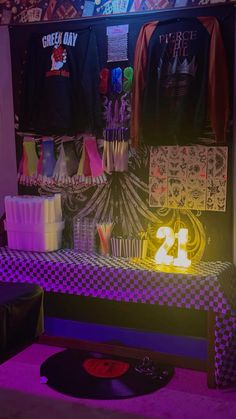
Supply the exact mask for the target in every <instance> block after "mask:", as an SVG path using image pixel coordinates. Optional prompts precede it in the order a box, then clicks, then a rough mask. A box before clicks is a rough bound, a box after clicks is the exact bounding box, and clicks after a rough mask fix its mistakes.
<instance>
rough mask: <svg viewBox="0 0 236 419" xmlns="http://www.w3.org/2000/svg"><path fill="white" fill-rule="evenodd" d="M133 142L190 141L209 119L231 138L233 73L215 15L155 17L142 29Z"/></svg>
mask: <svg viewBox="0 0 236 419" xmlns="http://www.w3.org/2000/svg"><path fill="white" fill-rule="evenodd" d="M134 69H135V70H134V83H133V95H132V121H131V132H132V144H133V145H134V146H137V144H138V143H139V141H143V142H144V143H146V144H151V145H160V144H187V143H192V142H194V141H196V139H197V137H198V136H199V135H200V134H201V132H202V130H203V127H204V123H205V121H206V117H207V116H208V117H209V120H210V123H211V127H212V130H213V132H214V134H215V140H216V143H218V144H222V143H224V142H225V141H226V129H227V120H228V77H227V65H226V56H225V51H224V46H223V41H222V37H221V33H220V27H219V23H218V21H217V19H216V18H214V17H208V16H207V17H196V18H178V19H177V18H176V19H170V20H163V21H156V22H151V23H148V24H146V25H144V26H143V27H142V28H141V31H140V34H139V37H138V40H137V44H136V51H135V62H134Z"/></svg>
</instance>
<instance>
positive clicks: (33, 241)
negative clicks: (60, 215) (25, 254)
mask: <svg viewBox="0 0 236 419" xmlns="http://www.w3.org/2000/svg"><path fill="white" fill-rule="evenodd" d="M64 224H65V223H64V221H61V222H57V223H41V224H24V223H9V222H7V221H5V223H4V225H5V230H6V231H7V240H8V247H9V249H15V250H29V251H35V252H52V251H54V250H58V249H60V247H61V243H62V230H63V228H64Z"/></svg>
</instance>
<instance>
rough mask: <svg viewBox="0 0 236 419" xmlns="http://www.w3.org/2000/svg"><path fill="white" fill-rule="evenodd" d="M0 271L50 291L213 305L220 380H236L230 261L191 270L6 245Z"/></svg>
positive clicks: (234, 285)
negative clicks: (27, 250) (35, 250)
mask: <svg viewBox="0 0 236 419" xmlns="http://www.w3.org/2000/svg"><path fill="white" fill-rule="evenodd" d="M0 274H1V280H5V281H12V282H31V283H37V284H39V285H40V286H42V287H43V288H44V290H45V291H48V292H60V293H65V294H75V295H82V296H87V297H97V298H101V299H108V300H114V301H125V302H138V303H146V304H158V305H165V306H170V307H180V308H193V309H197V310H204V311H208V310H210V309H211V310H213V311H214V312H215V313H216V314H217V316H216V329H215V336H216V345H215V354H216V355H215V361H216V365H215V371H216V381H217V384H218V385H226V384H227V383H228V382H232V381H236V338H234V329H235V321H234V317H233V314H234V310H235V309H236V298H235V297H236V269H235V267H234V266H233V265H232V264H231V263H229V262H200V263H198V264H193V265H192V266H191V267H190V268H188V269H184V268H182V269H181V268H173V267H171V268H169V267H166V268H165V269H163V267H162V268H161V267H157V265H156V264H155V263H154V262H153V261H152V260H151V259H147V260H143V261H141V260H133V261H127V260H123V259H116V258H110V257H102V256H100V255H97V254H86V253H80V254H76V253H74V252H73V251H72V250H65V249H64V250H60V251H57V252H52V253H37V252H24V251H14V250H9V249H8V248H0ZM235 337H236V335H235ZM226 353H227V354H226ZM234 353H235V355H234Z"/></svg>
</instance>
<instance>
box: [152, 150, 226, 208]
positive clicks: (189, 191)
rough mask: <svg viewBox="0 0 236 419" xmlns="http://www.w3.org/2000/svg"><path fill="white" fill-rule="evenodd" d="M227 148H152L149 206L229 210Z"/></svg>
mask: <svg viewBox="0 0 236 419" xmlns="http://www.w3.org/2000/svg"><path fill="white" fill-rule="evenodd" d="M227 161H228V148H227V147H206V146H201V145H194V146H160V147H151V152H150V170H149V205H150V206H151V207H167V208H174V209H181V208H183V209H192V210H201V211H204V210H207V211H225V210H226V193H227Z"/></svg>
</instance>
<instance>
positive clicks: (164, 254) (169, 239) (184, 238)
mask: <svg viewBox="0 0 236 419" xmlns="http://www.w3.org/2000/svg"><path fill="white" fill-rule="evenodd" d="M156 237H157V238H158V239H165V241H164V243H163V244H162V245H161V247H160V248H159V249H158V251H157V252H156V255H155V261H156V263H158V264H161V265H172V264H173V265H174V266H183V267H186V268H187V267H188V266H190V265H191V260H190V259H188V256H187V251H186V245H187V242H188V230H187V228H180V229H179V231H178V233H176V234H175V233H174V231H173V230H172V228H170V227H160V228H159V229H158V230H157V233H156ZM175 238H177V240H178V252H177V258H174V257H173V256H170V255H168V251H169V250H170V249H171V247H172V246H173V244H174V242H175Z"/></svg>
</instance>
